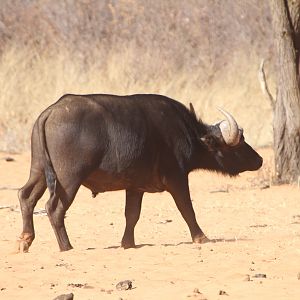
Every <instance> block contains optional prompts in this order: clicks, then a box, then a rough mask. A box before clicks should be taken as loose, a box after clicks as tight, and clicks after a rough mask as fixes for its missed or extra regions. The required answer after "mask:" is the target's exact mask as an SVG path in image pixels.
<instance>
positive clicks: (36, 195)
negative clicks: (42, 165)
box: [17, 171, 47, 252]
mask: <svg viewBox="0 0 300 300" xmlns="http://www.w3.org/2000/svg"><path fill="white" fill-rule="evenodd" d="M46 186H47V185H46V181H45V176H44V174H43V173H40V172H34V171H31V173H30V178H29V180H28V182H27V183H26V184H25V186H24V187H22V188H21V189H20V191H19V194H18V196H19V201H20V208H21V212H22V219H23V231H22V233H21V235H20V239H19V240H18V247H17V248H18V249H17V250H18V252H28V249H29V247H30V245H31V244H32V241H33V240H34V237H35V233H34V226H33V210H34V207H35V206H36V203H37V202H38V200H39V199H40V198H41V197H42V195H43V194H44V192H45V190H46Z"/></svg>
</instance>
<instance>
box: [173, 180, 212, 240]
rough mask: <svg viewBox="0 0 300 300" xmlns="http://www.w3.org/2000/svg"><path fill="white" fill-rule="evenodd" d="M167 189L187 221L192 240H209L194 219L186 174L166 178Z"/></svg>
mask: <svg viewBox="0 0 300 300" xmlns="http://www.w3.org/2000/svg"><path fill="white" fill-rule="evenodd" d="M167 190H168V192H169V193H170V194H171V195H172V197H173V199H174V200H175V203H176V206H177V208H178V209H179V211H180V213H181V215H182V217H183V219H184V220H185V222H186V223H187V225H188V227H189V229H190V233H191V236H192V240H193V242H194V243H206V242H209V239H208V238H207V237H206V236H205V234H204V233H203V231H202V230H201V228H200V227H199V225H198V223H197V220H196V216H195V212H194V209H193V205H192V201H191V197H190V190H189V186H188V176H187V175H182V176H180V177H177V178H175V179H174V178H173V179H170V180H168V186H167Z"/></svg>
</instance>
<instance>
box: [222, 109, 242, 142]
mask: <svg viewBox="0 0 300 300" xmlns="http://www.w3.org/2000/svg"><path fill="white" fill-rule="evenodd" d="M218 110H219V111H220V112H221V113H222V114H223V115H224V116H225V117H226V119H227V120H226V121H222V122H221V123H220V125H219V127H220V130H221V133H222V136H223V139H224V141H225V143H226V144H227V145H228V146H235V145H237V144H238V143H239V141H240V133H239V126H238V124H237V122H236V120H235V119H234V117H233V116H232V115H231V114H230V113H228V112H227V111H225V110H223V109H221V108H220V107H218Z"/></svg>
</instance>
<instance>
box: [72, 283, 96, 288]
mask: <svg viewBox="0 0 300 300" xmlns="http://www.w3.org/2000/svg"><path fill="white" fill-rule="evenodd" d="M68 286H70V287H73V288H74V287H76V288H83V289H93V288H94V287H92V286H91V285H88V284H87V283H69V284H68Z"/></svg>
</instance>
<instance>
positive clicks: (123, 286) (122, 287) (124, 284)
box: [116, 280, 132, 291]
mask: <svg viewBox="0 0 300 300" xmlns="http://www.w3.org/2000/svg"><path fill="white" fill-rule="evenodd" d="M116 289H117V290H118V291H126V290H131V289H132V281H131V280H124V281H120V282H119V283H117V285H116Z"/></svg>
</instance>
